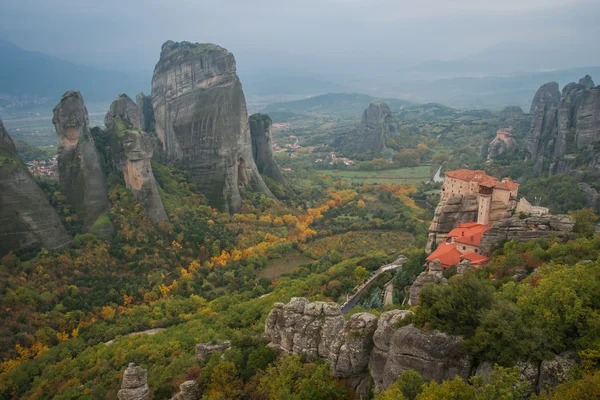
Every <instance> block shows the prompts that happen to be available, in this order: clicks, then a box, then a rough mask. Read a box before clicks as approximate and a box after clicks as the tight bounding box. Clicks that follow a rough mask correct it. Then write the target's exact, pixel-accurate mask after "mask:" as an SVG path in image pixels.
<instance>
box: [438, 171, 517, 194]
mask: <svg viewBox="0 0 600 400" xmlns="http://www.w3.org/2000/svg"><path fill="white" fill-rule="evenodd" d="M444 175H445V176H449V177H450V178H454V179H460V180H461V181H467V182H477V183H479V184H480V185H481V186H486V187H493V188H496V189H504V190H515V189H517V188H518V187H519V184H518V183H517V182H515V181H511V180H509V179H508V178H504V179H503V180H502V181H500V180H498V178H496V177H493V176H490V175H488V174H486V173H485V171H483V170H481V169H478V170H471V169H457V170H454V171H448V172H444Z"/></svg>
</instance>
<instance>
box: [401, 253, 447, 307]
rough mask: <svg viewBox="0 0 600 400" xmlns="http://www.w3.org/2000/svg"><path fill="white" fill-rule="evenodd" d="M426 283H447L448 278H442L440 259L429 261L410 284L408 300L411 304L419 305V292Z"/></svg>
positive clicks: (442, 271) (442, 270)
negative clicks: (426, 266)
mask: <svg viewBox="0 0 600 400" xmlns="http://www.w3.org/2000/svg"><path fill="white" fill-rule="evenodd" d="M428 283H432V284H434V285H445V284H447V283H448V280H447V279H446V278H444V267H442V264H441V263H440V260H433V261H432V262H430V263H429V266H428V268H427V269H426V270H425V271H423V272H421V273H420V274H419V276H417V279H415V281H414V282H413V284H412V285H411V287H410V300H409V304H410V305H411V306H417V305H419V294H421V289H422V288H423V286H424V285H426V284H428Z"/></svg>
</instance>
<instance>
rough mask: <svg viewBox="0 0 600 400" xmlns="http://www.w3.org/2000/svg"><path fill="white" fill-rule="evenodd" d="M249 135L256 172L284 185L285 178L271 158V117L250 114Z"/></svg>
mask: <svg viewBox="0 0 600 400" xmlns="http://www.w3.org/2000/svg"><path fill="white" fill-rule="evenodd" d="M249 123H250V136H251V137H252V156H253V158H254V162H255V163H256V167H257V168H258V172H260V173H261V174H262V175H263V176H268V177H269V178H271V179H273V180H274V181H275V182H278V183H280V184H282V185H285V179H284V177H283V175H281V171H279V167H278V166H277V163H276V162H275V159H274V158H273V146H272V133H271V126H272V125H273V122H272V121H271V117H269V116H268V115H266V114H253V115H251V116H250V121H249Z"/></svg>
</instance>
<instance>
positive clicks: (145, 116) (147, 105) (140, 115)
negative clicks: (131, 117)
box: [134, 93, 156, 132]
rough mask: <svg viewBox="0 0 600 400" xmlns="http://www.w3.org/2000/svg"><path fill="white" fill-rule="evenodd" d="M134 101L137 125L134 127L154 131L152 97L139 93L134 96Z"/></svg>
mask: <svg viewBox="0 0 600 400" xmlns="http://www.w3.org/2000/svg"><path fill="white" fill-rule="evenodd" d="M135 102H136V108H137V113H136V118H135V120H136V121H137V123H138V124H137V125H134V128H135V129H139V130H141V131H144V132H154V129H155V125H156V121H155V120H154V110H153V109H152V97H150V96H146V95H144V93H140V94H138V95H137V96H136V97H135Z"/></svg>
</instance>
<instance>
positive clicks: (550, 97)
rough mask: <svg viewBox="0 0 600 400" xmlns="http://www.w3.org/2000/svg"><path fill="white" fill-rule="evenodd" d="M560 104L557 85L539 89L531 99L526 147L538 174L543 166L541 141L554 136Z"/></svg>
mask: <svg viewBox="0 0 600 400" xmlns="http://www.w3.org/2000/svg"><path fill="white" fill-rule="evenodd" d="M559 104H560V91H559V90H558V83H556V82H550V83H546V84H545V85H543V86H542V87H540V88H539V89H538V91H537V93H536V94H535V97H534V98H533V102H532V103H531V109H530V111H529V113H530V114H532V115H533V116H532V121H531V131H530V132H529V135H528V136H527V139H526V147H527V150H528V151H529V153H530V154H531V161H532V164H533V165H534V170H535V171H536V173H539V172H540V171H541V169H542V165H543V157H542V156H541V155H542V154H543V153H544V149H543V141H544V139H546V138H549V137H555V136H556V130H557V127H556V122H557V120H556V114H557V111H558V106H559Z"/></svg>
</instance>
